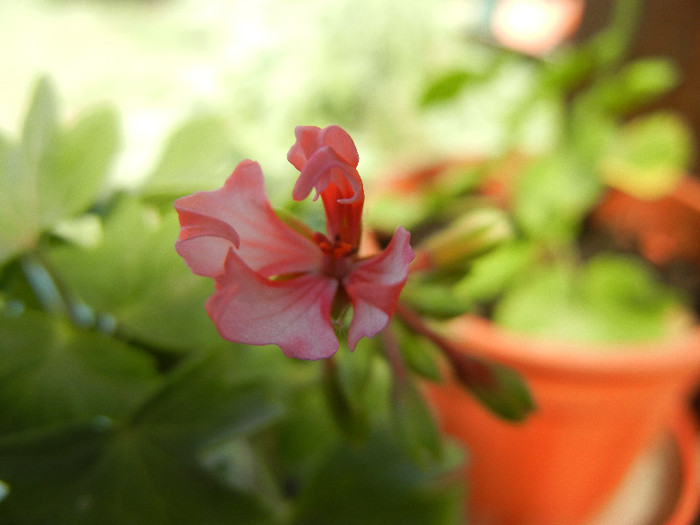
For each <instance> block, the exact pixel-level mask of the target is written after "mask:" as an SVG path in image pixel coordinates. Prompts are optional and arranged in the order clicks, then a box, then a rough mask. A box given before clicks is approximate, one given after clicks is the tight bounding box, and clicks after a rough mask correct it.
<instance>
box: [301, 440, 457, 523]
mask: <svg viewBox="0 0 700 525" xmlns="http://www.w3.org/2000/svg"><path fill="white" fill-rule="evenodd" d="M448 452H449V453H447V454H445V456H444V458H443V460H442V461H441V462H439V463H433V464H431V465H430V466H429V467H426V468H423V469H421V468H420V467H418V466H416V464H415V463H414V462H413V461H412V460H411V459H410V458H409V457H408V456H407V455H406V453H404V452H402V451H401V449H400V448H397V447H396V445H395V443H394V441H393V440H392V439H391V438H390V435H389V434H388V433H387V432H378V433H376V434H374V435H372V436H371V438H370V439H369V440H367V441H366V442H363V443H362V444H359V445H357V446H348V445H347V444H339V445H338V446H337V447H336V448H335V449H334V450H331V451H330V452H329V453H328V454H327V455H326V457H325V458H324V459H323V461H322V462H321V463H320V464H319V466H318V468H317V469H316V471H315V473H314V475H313V477H312V478H311V479H310V480H309V482H308V483H307V484H306V485H305V486H304V487H303V489H302V493H301V495H300V499H299V506H298V508H297V509H296V510H297V512H296V515H295V516H294V519H293V520H292V523H294V524H295V525H302V524H303V525H327V524H329V523H332V524H333V525H356V524H358V523H362V524H363V525H375V524H376V525H385V524H387V523H401V524H405V525H413V524H415V525H430V524H435V525H450V524H454V525H457V524H461V523H464V517H463V516H462V512H463V508H464V492H463V489H462V486H461V482H460V479H461V476H459V475H458V474H457V473H458V472H459V471H458V470H457V469H458V468H459V466H460V464H461V454H460V453H459V452H457V451H456V450H454V449H451V450H449V451H448Z"/></svg>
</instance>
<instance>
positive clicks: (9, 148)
mask: <svg viewBox="0 0 700 525" xmlns="http://www.w3.org/2000/svg"><path fill="white" fill-rule="evenodd" d="M32 177H33V174H32V173H31V172H30V170H29V169H28V167H27V162H26V159H25V156H24V151H23V149H22V147H21V146H20V145H17V144H14V143H12V142H10V141H9V140H8V139H6V138H4V137H0V264H2V263H4V262H5V261H7V260H8V259H10V258H12V257H13V256H15V255H17V254H18V253H20V252H21V251H24V250H27V249H29V248H31V247H32V245H33V244H34V242H35V241H36V238H37V236H38V232H39V230H40V227H39V217H38V214H37V213H36V212H35V210H36V207H37V203H36V193H35V192H34V188H33V184H34V181H33V178H32Z"/></svg>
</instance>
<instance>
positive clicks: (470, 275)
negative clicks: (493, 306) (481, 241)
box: [454, 241, 536, 304]
mask: <svg viewBox="0 0 700 525" xmlns="http://www.w3.org/2000/svg"><path fill="white" fill-rule="evenodd" d="M535 251H536V250H535V247H534V246H533V245H532V244H530V243H528V242H524V241H514V242H511V243H507V244H503V245H502V246H498V247H496V248H495V249H493V250H491V251H490V252H488V253H485V254H483V255H482V256H480V257H479V258H477V259H476V260H475V261H474V262H473V263H472V264H471V266H470V267H469V269H468V270H467V273H466V275H465V276H464V277H463V278H462V279H460V281H459V282H458V283H457V284H456V286H455V287H454V293H455V295H456V296H457V297H459V298H460V299H462V300H464V301H468V302H469V303H471V304H478V303H481V304H484V303H486V302H489V301H492V300H494V299H496V297H497V296H498V295H500V294H501V293H502V292H503V291H504V290H505V289H507V288H508V286H510V285H511V283H513V282H514V281H515V280H516V279H517V277H518V276H519V275H520V274H521V273H522V272H523V271H526V270H527V268H528V267H529V266H530V265H531V264H532V263H534V262H535V255H536V254H535Z"/></svg>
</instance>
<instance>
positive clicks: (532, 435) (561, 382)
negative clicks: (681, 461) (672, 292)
mask: <svg viewBox="0 0 700 525" xmlns="http://www.w3.org/2000/svg"><path fill="white" fill-rule="evenodd" d="M450 329H451V333H452V336H453V338H454V340H455V341H456V342H457V345H458V346H459V347H461V348H464V350H465V351H468V352H470V353H478V354H480V355H483V356H485V357H487V358H489V359H493V360H496V361H499V362H501V363H504V364H506V365H509V366H511V367H513V368H514V369H516V370H518V371H519V372H520V373H521V374H522V375H523V376H524V377H525V379H526V380H527V382H528V384H529V385H530V387H531V389H532V393H533V395H534V398H535V402H536V403H537V406H538V409H537V411H536V412H535V413H534V414H533V415H532V416H531V417H530V418H528V420H526V421H525V422H524V423H521V424H510V423H506V422H503V421H501V420H499V419H497V418H495V417H494V416H493V415H491V414H490V413H489V412H487V411H486V410H484V409H483V408H482V407H481V406H480V405H478V404H477V403H476V402H475V401H473V400H472V399H471V397H470V396H469V395H468V394H466V393H465V392H464V391H463V389H462V388H460V387H459V386H458V385H456V384H454V383H448V384H446V385H438V386H434V387H431V388H430V390H429V395H430V398H431V400H432V402H433V403H434V405H435V407H436V409H437V412H438V414H439V417H440V420H441V422H442V425H443V428H444V430H445V431H446V432H447V433H449V434H451V435H453V436H454V437H456V438H458V439H460V440H461V441H462V442H463V443H464V444H465V446H466V448H467V450H468V453H469V460H468V465H467V467H466V473H467V477H468V487H469V491H470V497H469V511H468V512H469V514H470V515H471V516H472V518H473V522H471V523H474V524H475V525H516V524H517V525H555V524H558V525H559V524H560V525H575V524H578V523H583V522H584V521H585V520H586V519H589V518H591V517H592V516H593V515H594V514H595V513H596V512H597V511H599V510H600V509H601V508H602V506H603V505H604V504H605V503H606V501H607V500H608V498H609V497H610V496H611V495H612V493H613V492H614V490H615V488H616V487H617V486H618V484H619V483H620V481H621V480H622V478H623V476H624V475H625V473H626V472H627V471H628V469H629V467H630V466H631V464H632V463H633V462H634V460H635V459H636V458H637V457H638V456H639V455H640V453H642V452H643V451H644V449H645V447H647V446H648V445H649V444H650V443H651V442H652V440H653V439H654V438H657V437H658V435H659V434H660V433H661V432H664V431H666V430H667V429H668V427H669V425H671V422H672V418H673V416H674V415H675V414H676V413H677V412H678V410H679V408H680V407H682V406H683V405H684V404H685V402H686V397H687V395H688V393H689V391H690V390H691V388H692V387H693V385H694V384H695V382H696V380H697V379H698V376H699V373H700V330H698V331H696V332H693V333H691V334H688V336H687V337H684V338H679V339H678V340H676V341H673V342H669V343H668V344H667V345H665V346H664V347H658V348H657V347H654V346H653V345H648V348H635V349H634V350H626V351H624V350H623V351H619V350H620V349H612V348H611V349H606V350H596V351H591V350H590V349H585V348H582V347H576V345H570V344H565V343H555V342H547V341H541V340H537V339H534V338H525V337H522V336H520V335H514V334H508V333H505V332H503V331H502V330H500V329H498V328H497V327H495V326H494V325H492V324H491V323H490V322H488V321H487V320H485V319H481V318H478V317H475V316H464V317H461V318H459V319H457V320H455V321H454V322H453V323H452V324H451V326H450ZM615 350H617V351H615Z"/></svg>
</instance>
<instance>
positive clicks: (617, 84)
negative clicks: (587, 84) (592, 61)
mask: <svg viewBox="0 0 700 525" xmlns="http://www.w3.org/2000/svg"><path fill="white" fill-rule="evenodd" d="M678 80H679V73H678V70H677V68H675V67H674V66H673V65H672V64H671V63H670V62H669V61H668V60H665V59H660V58H646V59H640V60H636V61H634V62H632V63H630V64H629V65H627V66H625V67H624V68H622V69H621V70H620V71H619V72H616V73H615V74H614V75H611V76H609V77H606V78H604V79H600V80H599V81H598V82H597V83H596V84H594V85H593V86H592V87H591V89H590V91H589V92H588V93H586V95H585V96H586V97H588V98H589V99H593V102H594V103H595V104H596V105H599V106H600V107H601V108H602V109H604V110H605V111H608V112H611V113H613V114H624V113H628V112H630V111H633V110H635V109H639V108H641V107H643V106H644V105H645V104H648V103H650V102H652V101H654V100H655V99H657V98H658V97H659V96H661V95H663V94H664V93H666V92H668V91H669V90H670V89H671V88H673V87H674V86H676V85H677V83H678Z"/></svg>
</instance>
